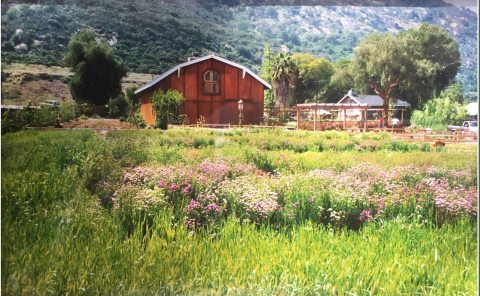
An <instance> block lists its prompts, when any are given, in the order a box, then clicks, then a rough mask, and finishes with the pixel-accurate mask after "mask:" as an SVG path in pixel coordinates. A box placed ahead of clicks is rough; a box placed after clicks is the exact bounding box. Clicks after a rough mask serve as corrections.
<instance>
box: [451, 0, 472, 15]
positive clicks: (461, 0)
mask: <svg viewBox="0 0 480 296" xmlns="http://www.w3.org/2000/svg"><path fill="white" fill-rule="evenodd" d="M445 2H448V3H451V4H453V5H455V6H464V7H467V8H470V10H473V11H474V12H475V13H476V14H478V3H477V0H445Z"/></svg>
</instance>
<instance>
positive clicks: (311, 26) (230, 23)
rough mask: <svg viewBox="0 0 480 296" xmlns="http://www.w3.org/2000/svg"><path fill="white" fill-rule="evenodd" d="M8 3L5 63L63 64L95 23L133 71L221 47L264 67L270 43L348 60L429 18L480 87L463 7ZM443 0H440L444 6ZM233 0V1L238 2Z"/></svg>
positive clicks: (471, 24)
mask: <svg viewBox="0 0 480 296" xmlns="http://www.w3.org/2000/svg"><path fill="white" fill-rule="evenodd" d="M36 2H37V3H49V4H35V5H32V4H2V61H4V62H22V63H39V64H46V65H59V64H61V61H62V57H63V55H64V54H65V51H66V45H67V43H68V40H69V37H70V35H71V34H72V33H73V32H75V31H76V30H78V29H80V28H82V27H86V26H91V27H93V28H95V29H96V30H97V33H98V37H99V38H100V39H103V40H104V41H105V42H107V43H108V44H109V45H110V46H111V47H112V48H113V50H114V52H115V53H116V55H117V56H118V57H120V58H121V59H122V60H123V61H124V62H125V63H126V64H127V65H128V67H129V70H130V71H135V72H144V73H160V72H162V71H165V70H167V69H168V68H170V67H171V66H173V65H175V64H177V63H179V62H183V61H185V60H186V57H187V56H189V55H190V54H191V53H192V52H193V51H197V52H200V53H201V54H208V53H216V54H218V55H221V56H224V57H226V58H229V59H232V60H235V61H237V62H239V63H242V64H246V65H248V66H250V67H251V68H253V70H255V71H258V70H259V67H260V64H261V59H262V49H263V46H264V43H265V42H269V43H271V44H272V45H273V46H274V48H278V49H280V48H281V47H282V48H284V49H285V48H288V49H289V50H290V51H291V52H310V53H313V54H315V55H318V56H326V57H328V58H330V59H331V60H336V59H338V58H341V57H350V56H351V55H352V52H353V48H354V47H355V46H356V44H358V42H359V40H361V38H362V37H363V36H365V35H367V34H369V33H371V32H374V31H381V32H386V31H388V32H392V33H396V32H399V31H401V30H405V29H408V28H411V27H417V26H419V25H420V24H421V23H422V22H426V23H431V24H437V25H439V26H442V27H443V28H445V29H446V30H448V31H449V32H450V33H451V34H452V35H453V36H454V37H455V38H456V40H457V41H458V42H459V44H460V47H461V58H462V61H461V62H462V68H461V70H460V73H459V74H458V80H460V81H461V82H463V83H464V85H465V86H466V90H468V91H476V75H477V74H476V67H477V48H478V45H477V27H476V24H477V15H476V14H475V13H474V12H472V11H470V10H468V9H465V8H458V7H455V6H448V5H447V6H443V5H442V1H437V2H438V3H437V2H436V4H435V5H432V6H430V7H426V6H425V7H374V6H242V5H231V4H232V3H230V2H232V1H218V0H217V1H201V0H186V1H172V0H170V1H151V0H141V1H136V2H132V1H115V0H102V1H80V0H57V1H53V0H51V1H43V2H42V1H36ZM439 3H440V4H439ZM233 4H235V3H233Z"/></svg>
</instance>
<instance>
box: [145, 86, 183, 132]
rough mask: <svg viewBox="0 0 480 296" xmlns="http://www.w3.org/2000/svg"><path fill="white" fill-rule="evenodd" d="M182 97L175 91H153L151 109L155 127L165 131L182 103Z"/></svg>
mask: <svg viewBox="0 0 480 296" xmlns="http://www.w3.org/2000/svg"><path fill="white" fill-rule="evenodd" d="M183 100H184V98H183V95H182V93H180V92H179V91H177V90H171V89H169V90H167V91H164V90H162V89H160V90H157V91H155V93H154V94H153V96H152V107H153V109H154V110H155V117H156V123H155V124H156V127H158V128H160V129H164V130H165V129H167V128H168V123H169V122H170V123H171V122H172V121H173V120H174V117H175V114H176V113H178V112H177V109H178V107H180V105H181V104H182V103H183Z"/></svg>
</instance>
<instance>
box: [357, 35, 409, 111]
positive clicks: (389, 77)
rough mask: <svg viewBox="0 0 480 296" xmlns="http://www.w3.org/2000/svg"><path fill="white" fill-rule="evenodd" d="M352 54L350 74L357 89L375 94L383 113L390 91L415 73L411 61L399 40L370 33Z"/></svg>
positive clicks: (387, 104)
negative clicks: (380, 100)
mask: <svg viewBox="0 0 480 296" xmlns="http://www.w3.org/2000/svg"><path fill="white" fill-rule="evenodd" d="M354 52H355V55H354V58H353V60H352V64H351V71H352V74H353V75H354V80H355V83H356V87H357V89H359V90H362V92H364V93H368V92H371V91H373V92H374V93H376V94H377V95H379V96H380V97H381V98H382V99H383V109H384V114H387V113H388V106H389V103H390V97H391V96H392V92H393V91H394V90H395V89H396V88H397V87H398V85H399V84H400V83H401V82H405V81H406V80H407V79H415V77H413V75H411V74H412V73H415V70H414V61H413V60H412V58H411V56H410V54H409V53H408V52H406V51H405V47H404V45H403V43H402V41H401V40H400V39H399V38H397V37H396V36H394V35H392V34H380V33H373V34H372V35H370V36H369V37H367V38H365V39H363V40H362V41H361V42H360V44H359V45H358V46H357V47H356V48H355V50H354Z"/></svg>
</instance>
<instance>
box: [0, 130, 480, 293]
mask: <svg viewBox="0 0 480 296" xmlns="http://www.w3.org/2000/svg"><path fill="white" fill-rule="evenodd" d="M476 166H477V145H469V144H456V145H447V146H446V147H441V148H434V147H433V146H431V145H430V144H425V143H406V142H400V141H397V140H395V139H392V137H391V135H390V134H387V133H363V134H358V135H349V134H347V133H344V132H317V133H314V132H307V131H282V130H265V131H262V130H255V129H254V130H248V129H243V130H206V129H194V128H190V129H182V128H173V129H170V130H168V131H157V130H145V131H111V132H109V133H108V134H107V135H99V134H97V133H94V132H90V131H74V130H69V131H67V130H65V131H43V132H38V131H27V132H18V133H12V134H6V135H4V136H2V171H1V172H2V185H1V186H2V199H1V206H2V208H1V214H2V221H1V222H2V223H1V230H2V234H1V239H2V241H1V251H2V261H1V268H2V270H1V281H2V284H1V288H2V292H3V293H5V295H11V294H14V295H17V294H18V295H24V294H40V295H45V294H73V295H77V294H80V295H82V294H86V295H92V294H101V295H106V294H108V295H110V294H113V295H117V294H119V295H125V294H134V295H145V294H147V295H151V294H189V295H197V294H201V295H203V294H233V295H236V294H242V295H245V294H246V295H271V294H274V295H284V294H300V295H303V294H308V295H310V294H313V295H316V294H318V295H424V294H425V295H473V294H475V293H476V290H477V280H478V277H477V267H478V260H477V251H476V250H477V195H478V191H477V190H478V189H477V167H476Z"/></svg>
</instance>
